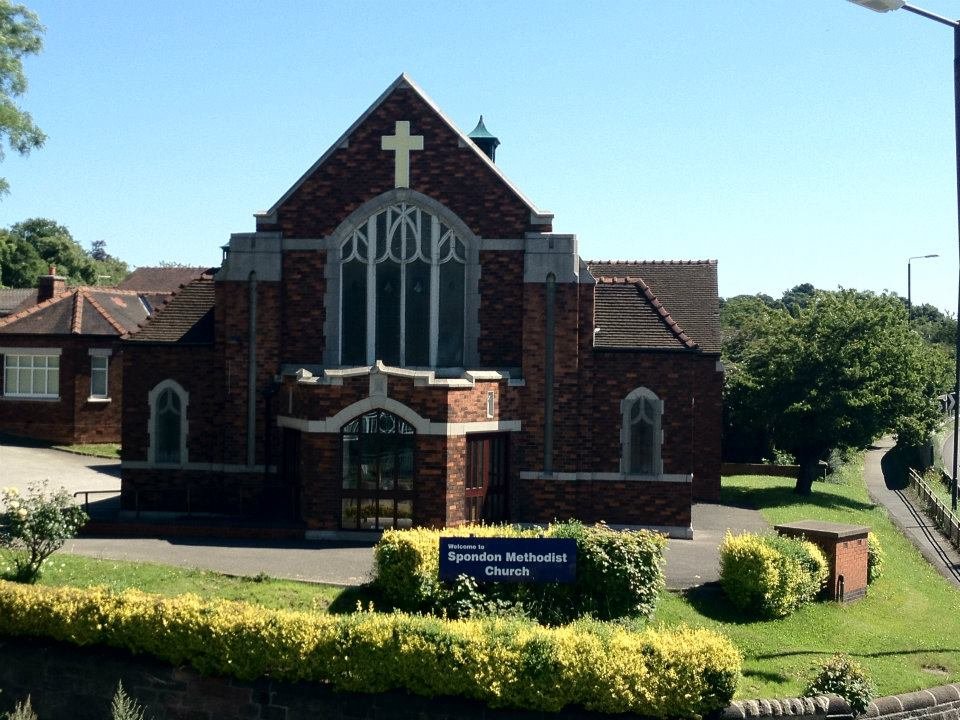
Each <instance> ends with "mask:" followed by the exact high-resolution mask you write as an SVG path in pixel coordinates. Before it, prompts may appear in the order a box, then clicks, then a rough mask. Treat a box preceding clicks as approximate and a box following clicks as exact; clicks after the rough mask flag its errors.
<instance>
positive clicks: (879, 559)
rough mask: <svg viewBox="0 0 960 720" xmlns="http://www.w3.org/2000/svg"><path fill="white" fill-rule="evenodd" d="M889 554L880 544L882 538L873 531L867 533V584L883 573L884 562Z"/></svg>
mask: <svg viewBox="0 0 960 720" xmlns="http://www.w3.org/2000/svg"><path fill="white" fill-rule="evenodd" d="M886 559H887V554H886V553H885V552H884V551H883V546H881V545H880V538H878V537H877V536H876V535H874V534H873V533H868V534H867V584H870V583H873V582H874V581H875V580H878V579H879V578H880V576H881V575H883V564H884V562H885V561H886Z"/></svg>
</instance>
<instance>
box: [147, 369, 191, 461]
mask: <svg viewBox="0 0 960 720" xmlns="http://www.w3.org/2000/svg"><path fill="white" fill-rule="evenodd" d="M188 400H189V396H188V394H187V392H186V390H184V389H183V387H181V386H180V384H179V383H177V382H175V381H173V380H164V381H163V382H162V383H159V384H158V385H157V386H156V387H154V388H153V390H151V391H150V394H149V397H148V401H149V403H150V427H149V433H150V450H149V458H150V460H151V462H154V463H157V464H160V465H182V464H183V463H185V462H186V461H187V403H188Z"/></svg>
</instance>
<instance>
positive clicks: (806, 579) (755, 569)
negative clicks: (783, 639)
mask: <svg viewBox="0 0 960 720" xmlns="http://www.w3.org/2000/svg"><path fill="white" fill-rule="evenodd" d="M827 574H828V565H827V560H826V558H825V557H824V555H823V552H822V551H821V550H820V548H818V547H817V546H816V545H814V544H813V543H810V542H807V541H805V540H799V539H796V538H788V537H781V536H779V535H757V534H753V533H743V534H741V535H731V534H729V533H728V534H727V535H726V537H725V538H724V539H723V542H722V543H721V545H720V584H721V585H722V586H723V589H724V591H725V592H726V594H727V597H729V598H730V601H731V602H732V603H733V604H734V605H735V606H737V607H738V608H740V609H741V610H745V611H750V612H754V613H756V614H759V615H761V616H764V617H785V616H787V615H789V614H790V613H792V612H793V611H794V610H796V609H797V608H799V607H800V606H802V605H804V604H805V603H808V602H810V601H812V600H813V599H814V598H816V596H817V595H818V594H819V593H820V590H821V589H822V588H823V584H824V582H825V581H826V579H827Z"/></svg>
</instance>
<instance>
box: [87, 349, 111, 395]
mask: <svg viewBox="0 0 960 720" xmlns="http://www.w3.org/2000/svg"><path fill="white" fill-rule="evenodd" d="M87 352H88V354H89V355H90V397H88V398H87V400H89V401H92V402H97V401H100V402H102V401H104V400H109V399H110V356H111V355H113V350H111V349H109V348H90V350H88V351H87ZM98 360H103V367H102V368H98V367H96V363H97V361H98ZM101 373H102V375H103V392H102V393H98V392H96V388H95V387H94V380H93V379H94V377H95V376H96V375H97V374H101Z"/></svg>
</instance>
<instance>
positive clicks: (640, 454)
mask: <svg viewBox="0 0 960 720" xmlns="http://www.w3.org/2000/svg"><path fill="white" fill-rule="evenodd" d="M621 410H622V413H621V415H622V420H621V432H620V446H621V448H622V452H623V455H622V458H621V461H620V465H621V472H624V473H626V474H627V475H660V474H661V473H662V472H663V462H662V458H661V455H660V450H661V446H662V444H663V433H662V431H661V418H662V416H663V402H662V401H661V400H660V398H658V397H657V396H656V395H655V394H654V393H653V392H651V391H650V390H648V389H647V388H637V389H636V390H634V391H633V392H631V393H630V394H629V395H627V397H626V398H625V399H624V401H623V403H621Z"/></svg>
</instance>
